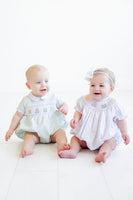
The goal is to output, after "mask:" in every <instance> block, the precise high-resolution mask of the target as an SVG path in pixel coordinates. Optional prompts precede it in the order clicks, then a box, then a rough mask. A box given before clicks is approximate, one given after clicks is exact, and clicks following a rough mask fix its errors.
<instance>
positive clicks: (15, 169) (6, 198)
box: [5, 152, 21, 200]
mask: <svg viewBox="0 0 133 200" xmlns="http://www.w3.org/2000/svg"><path fill="white" fill-rule="evenodd" d="M20 156H21V152H20V153H19V156H18V160H17V163H16V166H15V168H14V170H13V173H12V177H11V181H10V182H9V186H8V189H7V194H6V197H5V200H8V194H9V192H10V188H11V185H12V183H13V180H14V177H15V173H16V171H17V168H18V164H19V160H20Z"/></svg>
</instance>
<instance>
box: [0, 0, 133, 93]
mask: <svg viewBox="0 0 133 200" xmlns="http://www.w3.org/2000/svg"><path fill="white" fill-rule="evenodd" d="M0 4H1V5H0V26H1V27H0V28H1V31H0V55H1V56H0V57H1V73H0V85H1V87H0V92H3V91H4V92H9V91H10V92H21V91H24V90H26V87H25V85H24V83H25V75H24V74H25V70H26V69H27V67H29V66H30V65H32V64H37V63H38V64H43V65H45V66H46V67H47V68H49V71H50V73H51V79H52V80H51V82H52V83H51V84H52V86H53V88H54V89H55V90H62V89H63V90H64V91H68V90H70V91H74V90H82V87H83V88H84V87H86V83H85V82H84V81H83V79H84V76H85V74H86V72H87V70H88V68H89V67H109V68H110V69H112V70H113V71H114V72H115V74H116V77H117V82H118V88H119V89H133V76H132V66H133V56H132V55H133V22H132V19H133V12H132V11H133V1H132V0H4V1H1V3H0Z"/></svg>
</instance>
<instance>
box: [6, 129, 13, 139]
mask: <svg viewBox="0 0 133 200" xmlns="http://www.w3.org/2000/svg"><path fill="white" fill-rule="evenodd" d="M12 134H13V132H12V131H10V130H8V131H7V133H6V135H5V140H6V141H8V140H9V139H10V137H11V135H12Z"/></svg>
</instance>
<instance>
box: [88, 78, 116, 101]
mask: <svg viewBox="0 0 133 200" xmlns="http://www.w3.org/2000/svg"><path fill="white" fill-rule="evenodd" d="M112 91H113V88H112V87H111V86H110V81H109V79H108V77H107V76H106V75H104V74H95V75H94V76H93V78H92V79H91V82H90V95H91V97H92V98H94V99H95V100H102V99H104V98H106V97H108V96H109V94H110V93H111V92H112Z"/></svg>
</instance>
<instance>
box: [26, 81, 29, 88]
mask: <svg viewBox="0 0 133 200" xmlns="http://www.w3.org/2000/svg"><path fill="white" fill-rule="evenodd" d="M26 86H27V88H28V89H29V90H30V85H29V84H28V83H27V82H26Z"/></svg>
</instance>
